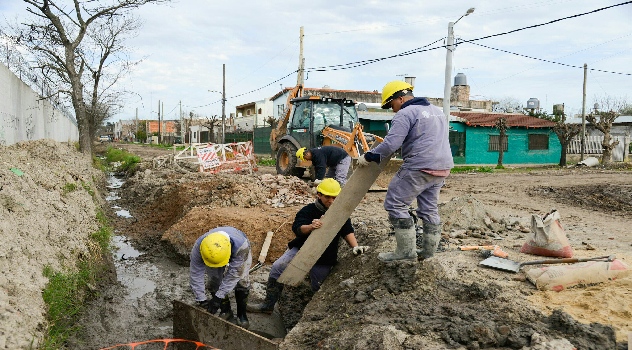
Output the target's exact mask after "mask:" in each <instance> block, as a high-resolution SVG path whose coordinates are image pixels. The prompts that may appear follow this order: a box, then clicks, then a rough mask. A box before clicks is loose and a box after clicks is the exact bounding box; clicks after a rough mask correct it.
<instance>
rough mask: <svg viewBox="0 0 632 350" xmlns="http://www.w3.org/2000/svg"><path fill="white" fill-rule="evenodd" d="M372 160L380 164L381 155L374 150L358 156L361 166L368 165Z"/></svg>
mask: <svg viewBox="0 0 632 350" xmlns="http://www.w3.org/2000/svg"><path fill="white" fill-rule="evenodd" d="M370 162H376V163H377V164H380V155H379V154H376V153H372V152H366V153H365V154H363V155H361V156H360V157H358V166H359V167H364V166H367V165H369V163H370Z"/></svg>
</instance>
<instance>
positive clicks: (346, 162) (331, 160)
mask: <svg viewBox="0 0 632 350" xmlns="http://www.w3.org/2000/svg"><path fill="white" fill-rule="evenodd" d="M296 157H298V159H300V160H309V161H311V162H312V165H313V166H314V172H315V173H316V174H314V176H315V178H316V179H315V180H314V184H315V185H318V184H319V183H321V181H323V179H324V178H325V177H328V178H333V179H336V181H338V182H339V183H340V186H344V185H345V184H346V183H347V174H348V173H349V166H350V165H351V157H350V156H349V154H348V153H347V151H345V150H344V149H343V148H341V147H336V146H321V147H316V148H312V149H306V148H305V147H303V148H300V149H299V150H298V151H296ZM327 168H329V171H328V172H327V174H325V171H326V170H327Z"/></svg>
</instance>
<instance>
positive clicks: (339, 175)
mask: <svg viewBox="0 0 632 350" xmlns="http://www.w3.org/2000/svg"><path fill="white" fill-rule="evenodd" d="M349 166H351V157H348V156H347V157H345V158H344V159H343V160H341V161H340V162H339V163H338V165H336V166H335V167H331V168H329V169H328V170H327V174H326V175H325V177H329V178H334V179H336V181H338V182H339V183H340V186H341V187H342V186H344V185H345V184H346V183H347V174H348V173H349Z"/></svg>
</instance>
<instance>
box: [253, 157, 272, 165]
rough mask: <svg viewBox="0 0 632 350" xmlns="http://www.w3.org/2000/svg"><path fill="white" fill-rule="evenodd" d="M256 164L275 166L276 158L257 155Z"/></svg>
mask: <svg viewBox="0 0 632 350" xmlns="http://www.w3.org/2000/svg"><path fill="white" fill-rule="evenodd" d="M257 165H261V166H275V165H276V159H274V158H272V157H257Z"/></svg>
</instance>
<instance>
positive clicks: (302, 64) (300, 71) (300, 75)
mask: <svg viewBox="0 0 632 350" xmlns="http://www.w3.org/2000/svg"><path fill="white" fill-rule="evenodd" d="M304 36H305V34H304V32H303V27H301V33H300V36H299V43H300V51H299V54H298V76H297V78H296V83H297V84H298V85H300V86H301V87H302V86H303V84H304V83H305V75H304V74H305V57H303V37H304Z"/></svg>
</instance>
